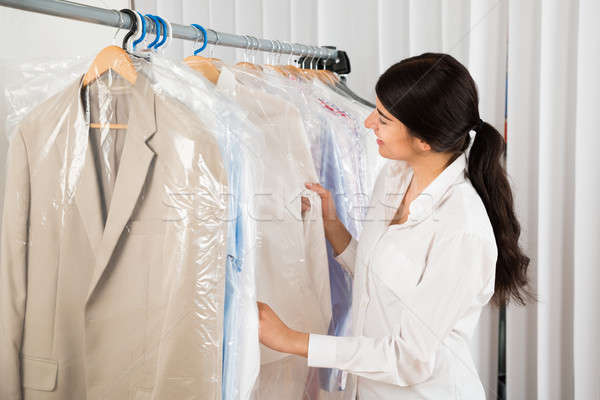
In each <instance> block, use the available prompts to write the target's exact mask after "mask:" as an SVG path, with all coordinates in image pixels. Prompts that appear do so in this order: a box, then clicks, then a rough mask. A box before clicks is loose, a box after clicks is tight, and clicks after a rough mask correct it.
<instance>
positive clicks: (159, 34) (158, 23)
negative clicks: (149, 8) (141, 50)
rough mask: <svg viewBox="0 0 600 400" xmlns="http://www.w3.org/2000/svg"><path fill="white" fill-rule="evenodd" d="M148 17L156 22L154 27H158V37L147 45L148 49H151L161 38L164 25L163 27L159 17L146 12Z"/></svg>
mask: <svg viewBox="0 0 600 400" xmlns="http://www.w3.org/2000/svg"><path fill="white" fill-rule="evenodd" d="M146 17H148V18H150V19H151V20H152V21H153V22H154V27H155V28H156V37H155V38H154V40H153V41H152V42H150V43H149V44H148V46H147V47H146V48H147V49H151V48H152V47H154V45H156V43H158V39H160V37H161V35H162V27H161V26H162V24H161V23H160V21H159V20H158V18H156V16H155V15H151V14H146Z"/></svg>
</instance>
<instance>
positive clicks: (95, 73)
mask: <svg viewBox="0 0 600 400" xmlns="http://www.w3.org/2000/svg"><path fill="white" fill-rule="evenodd" d="M115 11H116V10H115ZM121 11H122V12H124V13H126V14H127V15H129V17H130V18H131V20H132V21H133V23H132V26H131V29H130V30H129V32H128V33H127V34H126V35H125V37H124V38H123V48H120V47H117V46H114V45H111V46H108V47H105V48H104V49H102V50H101V51H100V53H98V55H96V58H94V61H92V64H91V65H90V68H89V69H88V71H87V72H86V74H85V76H84V77H83V86H84V87H85V86H87V85H89V84H90V83H91V82H93V81H95V80H96V79H98V78H99V77H100V76H101V75H102V74H104V73H105V72H107V71H109V70H112V71H114V72H116V73H117V74H119V75H121V76H122V77H123V78H125V80H127V81H128V82H129V83H131V84H132V85H134V84H135V81H136V80H137V71H136V69H135V67H134V66H133V63H132V62H131V58H130V57H129V54H128V53H127V51H126V50H127V46H128V42H129V39H130V38H131V37H132V36H138V32H139V36H138V37H137V38H135V39H134V41H135V40H137V39H138V38H139V37H141V35H142V32H141V30H140V29H138V26H139V25H141V18H140V17H139V15H138V14H136V13H134V12H133V11H131V10H129V9H123V10H121ZM119 19H122V15H121V13H119ZM138 21H139V24H138ZM121 25H122V21H121V23H120V24H119V26H121ZM119 29H120V28H119ZM117 32H118V31H117Z"/></svg>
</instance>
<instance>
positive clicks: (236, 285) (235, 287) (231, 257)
mask: <svg viewBox="0 0 600 400" xmlns="http://www.w3.org/2000/svg"><path fill="white" fill-rule="evenodd" d="M154 63H155V64H158V63H160V64H161V66H163V68H162V70H164V71H168V74H165V76H161V77H160V79H157V84H156V87H160V88H161V89H164V90H167V91H169V94H170V95H172V96H173V97H175V98H177V99H178V100H179V101H181V102H182V103H184V104H186V105H187V106H188V107H189V108H190V109H191V110H193V111H195V112H197V113H199V114H205V111H204V107H205V106H204V105H203V103H204V102H206V101H207V99H211V98H218V99H219V102H220V103H223V104H227V107H226V108H227V109H225V110H223V111H222V112H223V113H224V114H227V115H228V116H227V127H228V130H227V132H225V133H226V134H223V135H220V138H219V143H220V146H221V153H222V156H223V159H224V160H225V164H226V168H227V172H228V176H229V194H230V195H229V197H228V205H229V217H228V239H227V259H226V295H225V307H224V331H223V342H224V348H223V360H224V366H223V398H224V399H249V398H252V396H253V391H254V388H255V384H256V379H257V376H258V373H259V368H260V349H259V342H258V313H257V308H256V265H257V263H258V262H259V261H260V257H258V256H259V255H260V254H261V253H260V252H258V251H257V247H259V246H261V241H260V238H259V237H257V236H256V235H257V233H256V230H257V224H258V223H259V221H258V220H257V216H256V206H257V204H256V201H257V199H258V200H261V199H262V197H264V196H263V194H262V192H261V193H259V192H258V189H259V188H261V187H262V186H263V181H264V179H265V162H264V161H263V160H264V158H265V157H266V156H268V149H267V148H266V147H265V146H266V143H265V138H264V135H263V132H262V131H261V130H260V129H258V128H257V127H256V126H255V125H254V124H253V123H252V122H251V121H250V119H249V118H248V115H247V112H246V111H244V110H242V109H241V108H240V107H239V106H238V105H237V104H236V103H235V102H234V101H232V100H230V99H227V98H226V95H225V94H223V93H220V92H216V91H215V90H214V88H212V85H211V84H209V83H208V82H206V80H204V78H203V77H202V76H201V75H200V74H198V73H197V72H195V71H193V70H191V69H189V68H187V66H185V65H182V64H180V63H173V62H170V61H168V60H165V59H154ZM171 81H173V82H171ZM182 82H185V85H186V87H187V89H183V88H182V89H181V90H174V89H176V88H177V85H179V84H181V83H182ZM209 86H210V89H209V90H211V91H212V94H211V95H210V96H207V94H205V93H204V90H206V89H207V88H208V87H209Z"/></svg>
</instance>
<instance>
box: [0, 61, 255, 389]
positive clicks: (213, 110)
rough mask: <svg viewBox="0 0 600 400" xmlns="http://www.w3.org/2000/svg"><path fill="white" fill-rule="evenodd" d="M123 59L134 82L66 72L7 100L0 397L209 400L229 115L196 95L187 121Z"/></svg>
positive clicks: (218, 348) (155, 76) (163, 89)
mask: <svg viewBox="0 0 600 400" xmlns="http://www.w3.org/2000/svg"><path fill="white" fill-rule="evenodd" d="M131 60H132V63H133V66H134V68H135V71H136V76H137V78H136V79H135V82H134V83H131V82H129V81H127V80H124V79H122V77H121V76H120V75H118V74H116V73H114V72H112V71H108V72H106V73H104V74H102V75H101V76H100V77H99V78H97V79H95V80H93V81H92V82H91V83H89V84H88V85H83V82H84V77H83V76H82V75H81V76H79V77H78V78H77V79H75V80H72V81H71V82H70V83H69V84H68V85H67V86H66V88H61V89H60V90H58V91H57V92H56V93H54V94H52V95H51V96H43V97H44V99H39V97H40V96H39V92H38V91H36V88H39V87H40V86H35V85H34V86H32V91H31V93H30V94H29V95H30V97H29V101H28V102H27V101H18V102H13V103H12V104H15V105H18V104H23V105H25V106H24V107H23V108H24V109H26V112H23V108H18V107H15V109H14V110H15V111H19V112H20V114H17V113H13V115H12V117H11V118H12V119H11V121H13V123H14V124H16V129H15V130H14V132H13V134H12V135H11V140H10V150H9V156H8V158H9V161H8V166H7V187H6V194H5V207H4V213H3V224H2V241H1V250H0V252H1V253H0V254H1V259H0V285H1V287H0V311H1V312H0V315H1V317H0V318H2V321H1V325H2V326H3V330H2V333H1V334H0V341H1V342H0V363H1V365H0V371H2V377H3V383H2V385H1V386H0V397H1V398H20V397H23V398H35V397H39V395H41V393H42V392H43V393H44V395H45V396H46V397H47V398H56V399H67V398H77V399H80V398H90V399H92V398H112V399H130V398H136V399H141V398H143V399H146V398H148V399H172V398H203V399H218V398H220V396H221V376H222V358H223V357H222V356H223V315H224V303H225V296H224V292H225V274H226V258H227V257H226V256H227V243H228V238H227V235H228V227H229V220H228V218H229V215H230V210H229V208H230V207H231V204H232V202H231V201H230V200H229V197H230V190H229V183H230V180H229V178H228V174H227V162H226V160H224V159H223V154H224V152H223V150H224V149H226V148H227V146H228V145H227V142H226V141H227V139H226V138H227V137H230V136H231V133H232V132H235V131H239V126H233V127H232V126H231V125H230V122H231V121H235V122H236V123H238V122H239V121H241V120H243V116H240V117H239V118H238V117H236V116H235V115H233V114H234V113H235V110H234V109H233V108H231V107H229V104H228V103H227V102H224V101H221V100H222V98H221V97H219V96H215V95H214V91H211V90H202V95H201V96H200V95H196V94H194V95H193V96H192V95H191V94H190V97H194V98H195V99H196V100H195V102H194V103H193V106H194V107H193V109H192V107H190V104H188V103H186V102H183V101H182V100H181V99H180V98H178V97H175V96H173V93H174V92H178V93H180V95H182V96H185V95H186V94H185V93H181V91H182V90H184V91H185V87H186V85H185V82H184V84H181V82H180V83H179V84H176V82H177V80H176V79H172V80H171V81H169V80H165V79H163V78H164V77H166V76H171V77H173V75H172V74H171V73H170V72H169V71H168V66H167V65H162V66H161V64H160V63H154V62H149V61H147V60H145V59H142V58H138V57H135V56H131ZM77 68H79V66H77ZM54 71H56V75H55V76H54V77H53V76H48V78H49V79H61V77H65V76H69V75H70V74H71V71H69V70H68V68H67V70H61V68H56V69H54ZM84 72H85V71H84ZM24 76H30V75H26V74H25V75H24ZM157 82H161V84H160V85H157ZM169 82H170V83H169ZM171 84H172V85H173V86H170V85H171ZM48 87H54V84H49V85H48ZM198 87H199V86H195V90H200V89H197V88H198ZM23 96H27V86H26V85H24V86H22V87H21V88H20V92H19V93H17V94H14V93H13V97H12V98H19V99H21V100H22V99H23V98H24V97H23ZM38 99H39V101H38ZM31 105H35V107H32V106H31ZM242 180H243V179H242Z"/></svg>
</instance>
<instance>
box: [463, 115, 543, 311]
mask: <svg viewBox="0 0 600 400" xmlns="http://www.w3.org/2000/svg"><path fill="white" fill-rule="evenodd" d="M474 130H475V132H476V135H475V139H474V142H473V145H472V146H471V151H470V153H469V164H468V169H467V174H468V177H469V179H470V180H471V184H472V185H473V187H474V188H475V190H476V191H477V193H478V194H479V197H481V200H482V201H483V204H484V206H485V209H486V211H487V214H488V217H489V219H490V222H491V224H492V228H493V229H494V236H495V238H496V246H497V248H498V261H497V262H496V282H495V288H494V297H493V298H492V302H493V303H494V304H496V305H504V304H506V303H508V302H509V300H511V299H512V300H514V301H516V302H517V303H518V304H521V305H525V304H526V302H527V300H530V299H532V298H533V295H532V294H531V292H530V291H529V289H528V285H527V267H528V266H529V257H527V256H526V255H525V254H523V252H522V251H521V249H520V247H519V235H520V234H521V226H520V224H519V221H518V220H517V218H516V216H515V213H514V207H513V196H512V191H511V187H510V184H509V182H508V178H507V176H506V170H505V167H504V155H505V152H506V143H505V141H504V138H503V137H502V135H501V134H500V133H499V132H498V131H497V130H496V129H495V128H494V127H493V126H492V125H490V124H488V123H486V122H483V121H481V122H480V123H479V124H478V125H477V126H476V127H475V128H474Z"/></svg>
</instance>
